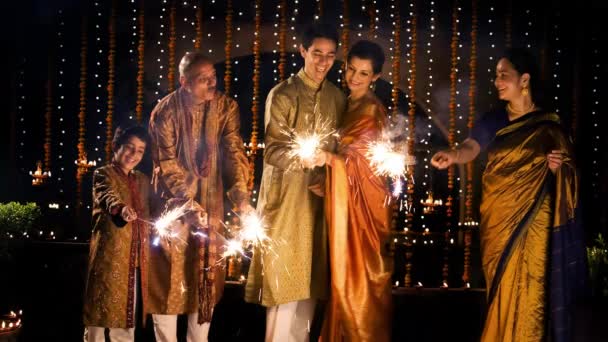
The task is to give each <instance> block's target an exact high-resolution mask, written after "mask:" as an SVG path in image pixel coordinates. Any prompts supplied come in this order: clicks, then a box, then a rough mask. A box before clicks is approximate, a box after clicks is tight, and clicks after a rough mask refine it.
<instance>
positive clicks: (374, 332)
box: [321, 41, 392, 342]
mask: <svg viewBox="0 0 608 342" xmlns="http://www.w3.org/2000/svg"><path fill="white" fill-rule="evenodd" d="M347 63H348V64H347V65H348V68H347V70H346V83H347V85H348V88H349V90H350V96H349V98H348V108H347V111H346V113H345V114H344V116H343V119H342V122H341V124H340V127H341V129H340V142H339V148H338V154H336V155H333V154H330V153H328V152H326V153H325V154H324V156H323V157H322V158H321V159H324V161H325V162H326V163H327V164H328V166H329V168H328V170H329V172H328V181H327V182H326V186H327V188H326V194H327V195H326V216H327V219H328V223H329V230H328V233H329V251H330V269H331V296H330V302H329V306H328V310H327V313H326V318H325V321H324V323H323V330H322V336H321V340H322V341H324V342H326V341H378V342H382V341H389V340H390V333H391V287H390V279H391V273H392V266H391V264H390V261H389V259H388V258H386V256H385V255H384V253H383V247H384V242H385V241H386V240H387V239H388V237H389V219H390V216H389V208H388V207H387V206H386V205H385V200H386V197H387V196H390V192H389V190H388V187H387V181H386V179H385V178H383V177H378V176H376V175H374V173H373V171H372V168H371V166H370V163H369V161H368V160H367V158H366V152H367V145H368V144H369V143H370V142H371V141H373V140H376V139H378V138H379V137H380V134H381V131H382V127H383V122H384V120H385V116H386V109H385V107H384V106H383V105H382V103H381V102H380V100H379V99H378V98H377V97H376V96H375V95H374V92H373V90H372V89H370V86H373V82H375V81H376V80H377V79H378V77H380V72H381V70H382V64H383V63H384V53H383V52H382V49H381V48H380V46H378V45H377V44H375V43H372V42H369V41H359V42H357V43H356V44H355V45H353V47H352V48H351V50H350V52H349V54H348V59H347Z"/></svg>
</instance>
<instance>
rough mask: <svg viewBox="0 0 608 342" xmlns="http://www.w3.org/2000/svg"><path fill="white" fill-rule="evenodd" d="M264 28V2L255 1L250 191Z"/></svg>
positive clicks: (253, 166)
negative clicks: (262, 32)
mask: <svg viewBox="0 0 608 342" xmlns="http://www.w3.org/2000/svg"><path fill="white" fill-rule="evenodd" d="M261 27H262V1H261V0H255V28H254V30H255V31H254V38H253V101H252V104H251V113H252V120H251V140H250V141H249V145H250V148H251V155H250V159H249V184H248V188H249V191H252V190H253V186H254V184H255V182H254V180H255V157H256V154H257V149H258V114H259V109H260V108H259V103H260V38H261V37H260V36H261Z"/></svg>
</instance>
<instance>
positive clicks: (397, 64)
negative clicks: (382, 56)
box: [391, 0, 401, 115]
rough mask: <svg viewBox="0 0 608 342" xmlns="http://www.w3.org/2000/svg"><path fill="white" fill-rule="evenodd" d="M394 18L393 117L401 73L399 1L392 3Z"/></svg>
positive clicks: (395, 111)
mask: <svg viewBox="0 0 608 342" xmlns="http://www.w3.org/2000/svg"><path fill="white" fill-rule="evenodd" d="M393 7H394V17H393V61H392V67H393V70H392V76H393V89H392V90H391V98H392V103H393V111H392V112H393V115H394V114H397V113H398V111H399V77H400V73H401V18H400V16H399V1H398V0H397V1H395V2H394V5H393Z"/></svg>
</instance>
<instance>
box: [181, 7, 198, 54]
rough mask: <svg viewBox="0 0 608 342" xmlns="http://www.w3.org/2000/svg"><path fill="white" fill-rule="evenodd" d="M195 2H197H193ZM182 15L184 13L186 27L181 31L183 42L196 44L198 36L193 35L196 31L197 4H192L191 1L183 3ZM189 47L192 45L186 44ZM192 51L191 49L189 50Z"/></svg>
mask: <svg viewBox="0 0 608 342" xmlns="http://www.w3.org/2000/svg"><path fill="white" fill-rule="evenodd" d="M192 1H193V2H194V1H196V0H192ZM182 13H184V18H183V21H184V24H185V27H184V28H183V29H182V30H181V31H182V35H181V39H182V41H187V42H188V43H190V42H192V44H194V43H196V35H194V34H192V33H193V31H195V30H196V4H194V3H193V4H190V1H189V0H183V1H182ZM186 45H187V46H189V45H190V44H186ZM187 50H190V49H187Z"/></svg>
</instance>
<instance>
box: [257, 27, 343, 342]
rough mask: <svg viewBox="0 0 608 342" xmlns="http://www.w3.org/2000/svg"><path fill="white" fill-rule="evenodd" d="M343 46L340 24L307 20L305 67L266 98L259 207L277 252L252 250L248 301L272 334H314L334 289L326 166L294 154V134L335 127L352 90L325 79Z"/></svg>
mask: <svg viewBox="0 0 608 342" xmlns="http://www.w3.org/2000/svg"><path fill="white" fill-rule="evenodd" d="M337 45H338V34H337V32H336V30H335V29H333V28H330V27H328V26H325V25H314V26H311V27H309V28H308V29H307V30H306V31H305V32H304V34H303V36H302V41H301V45H300V54H301V55H302V57H303V58H304V68H303V69H301V70H300V71H299V72H298V73H297V75H294V76H292V77H290V78H289V79H287V80H285V81H283V82H281V83H279V84H278V85H276V86H275V87H274V88H273V89H272V90H271V91H270V93H269V94H268V99H267V100H266V112H265V119H264V124H265V128H266V130H265V132H266V136H265V144H266V151H265V153H264V170H263V175H262V183H261V185H260V197H259V200H258V212H259V213H260V214H261V215H262V217H263V218H264V220H265V222H266V224H267V228H268V235H269V237H270V238H271V239H273V240H274V241H275V242H277V244H276V245H277V246H276V248H274V251H273V253H266V254H264V253H261V251H256V252H255V253H254V257H253V260H252V263H251V267H250V269H249V277H248V282H247V288H246V294H245V298H246V300H247V301H249V302H253V303H259V304H262V305H264V306H266V307H268V312H267V323H266V341H308V338H309V336H308V335H309V330H310V325H311V324H312V320H313V315H314V311H315V304H316V300H317V299H325V298H327V294H328V285H329V284H328V281H329V279H328V267H327V261H328V260H327V258H328V251H327V231H326V226H325V219H324V213H323V198H322V197H320V196H318V195H317V194H315V192H316V193H318V192H317V191H315V192H313V191H312V190H311V189H316V188H319V184H318V183H317V180H318V179H324V177H321V176H323V172H324V170H323V169H322V168H319V167H315V161H314V160H300V159H299V158H297V157H294V156H293V155H292V154H291V152H292V151H291V147H290V133H291V134H293V133H303V132H306V131H308V130H310V127H311V126H312V125H314V123H315V122H319V121H324V122H329V123H330V126H332V127H331V128H335V127H336V123H337V121H338V120H339V118H340V116H341V115H342V113H343V112H344V109H345V108H346V97H345V96H344V94H343V93H342V91H341V90H340V89H338V88H337V87H336V86H335V85H333V84H332V83H331V82H329V81H327V80H326V79H325V78H326V76H327V73H328V72H329V70H330V69H331V67H332V65H333V63H334V61H335V59H336V49H337ZM327 146H328V147H326V148H331V144H329V145H327Z"/></svg>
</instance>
